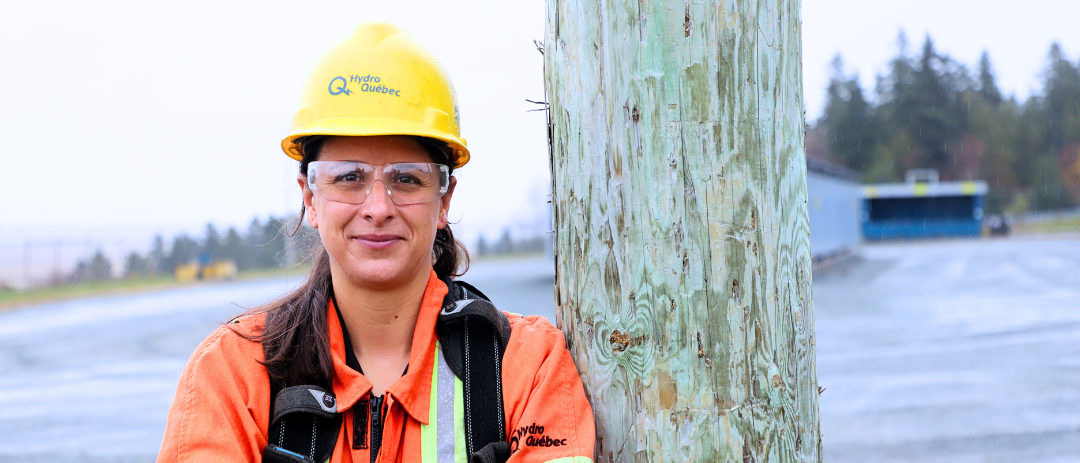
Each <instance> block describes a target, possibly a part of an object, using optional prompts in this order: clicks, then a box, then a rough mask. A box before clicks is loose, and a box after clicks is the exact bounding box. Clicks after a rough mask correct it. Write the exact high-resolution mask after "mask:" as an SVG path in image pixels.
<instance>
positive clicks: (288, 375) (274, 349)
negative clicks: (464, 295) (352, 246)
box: [234, 136, 469, 386]
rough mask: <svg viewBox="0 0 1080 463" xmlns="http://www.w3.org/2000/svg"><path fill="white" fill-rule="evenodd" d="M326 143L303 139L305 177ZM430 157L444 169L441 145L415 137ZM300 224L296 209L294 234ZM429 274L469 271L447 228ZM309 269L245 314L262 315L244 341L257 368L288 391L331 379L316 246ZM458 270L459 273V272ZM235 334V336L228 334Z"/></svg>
mask: <svg viewBox="0 0 1080 463" xmlns="http://www.w3.org/2000/svg"><path fill="white" fill-rule="evenodd" d="M327 138H328V137H324V136H315V137H308V138H307V139H305V140H304V141H303V142H301V147H302V150H301V151H302V152H303V153H304V156H303V159H302V160H301V161H300V173H302V174H304V175H307V168H308V164H309V163H311V162H312V161H315V160H317V159H318V157H319V150H320V149H321V148H322V145H323V143H324V142H325V141H326V140H327ZM415 138H416V140H417V141H418V142H419V143H420V146H422V147H423V148H424V149H425V150H426V151H427V152H428V155H429V156H430V157H431V159H432V162H436V163H439V164H446V165H449V166H450V172H451V173H453V166H452V165H451V163H450V159H451V157H450V155H449V153H450V151H449V149H448V148H447V146H446V144H445V143H442V142H439V141H437V140H432V139H429V138H421V137H415ZM303 220H304V209H303V208H301V209H300V214H299V218H298V220H297V224H296V227H297V228H296V229H293V230H292V233H290V235H292V234H295V233H296V230H297V229H299V227H300V224H301V223H302V222H303ZM432 252H433V262H432V267H433V268H434V269H435V273H436V274H437V275H438V276H439V277H440V278H443V279H446V278H453V277H456V276H460V275H462V274H464V273H465V271H466V270H468V268H469V254H468V251H466V250H465V246H464V245H462V244H461V242H460V241H457V240H456V239H454V233H453V232H452V231H450V226H449V225H447V226H446V227H444V228H441V229H439V230H438V231H437V232H436V233H435V242H434V243H433V245H432ZM313 253H314V256H313V259H312V264H311V274H310V275H309V276H308V279H307V281H306V282H304V284H303V285H301V286H300V287H299V288H296V289H295V290H293V291H292V292H290V293H289V294H287V295H285V296H284V297H282V298H280V299H278V300H276V301H273V302H271V303H269V304H267V305H265V306H262V307H259V308H256V309H253V310H251V311H249V313H266V324H265V326H264V327H263V330H262V333H260V334H258V335H254V336H244V337H246V338H248V339H250V340H252V341H257V342H261V343H262V345H263V361H262V363H263V365H265V366H266V370H267V371H268V372H269V373H270V377H271V378H273V379H274V380H278V381H285V382H287V383H288V384H290V385H300V384H317V385H323V386H329V385H330V384H331V380H332V379H333V377H334V367H333V359H332V357H331V356H330V339H329V336H328V334H327V330H328V327H327V321H326V312H327V304H328V303H329V300H330V297H331V292H332V291H333V285H332V284H331V280H330V256H329V255H328V254H327V252H326V249H324V248H323V247H322V246H321V245H320V246H316V247H315V250H314V251H313ZM459 270H460V271H459ZM234 331H235V330H234Z"/></svg>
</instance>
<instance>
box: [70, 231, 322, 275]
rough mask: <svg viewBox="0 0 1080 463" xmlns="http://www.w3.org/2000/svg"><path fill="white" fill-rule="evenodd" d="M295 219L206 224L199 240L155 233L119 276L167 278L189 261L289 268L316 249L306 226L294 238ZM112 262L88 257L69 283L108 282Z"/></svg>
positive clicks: (99, 254) (128, 259)
mask: <svg viewBox="0 0 1080 463" xmlns="http://www.w3.org/2000/svg"><path fill="white" fill-rule="evenodd" d="M290 225H291V226H292V227H295V226H296V223H295V220H286V219H283V218H276V217H270V218H268V219H267V220H266V221H265V222H263V221H260V220H259V219H258V218H255V219H253V220H252V221H251V224H250V225H248V228H247V231H246V232H241V231H238V230H237V229H236V228H234V227H229V228H228V229H227V230H225V232H224V233H222V232H221V231H219V230H218V228H217V227H215V226H214V225H213V224H207V225H206V230H205V232H204V233H203V236H201V237H192V236H189V235H187V234H184V233H181V234H179V235H176V236H174V237H173V238H172V242H171V243H169V244H168V245H167V244H166V239H165V238H164V237H163V236H161V235H157V236H155V237H154V239H153V242H152V243H151V246H150V250H149V251H148V252H147V253H145V254H142V253H139V252H136V251H132V252H130V253H129V254H128V255H127V257H126V258H125V259H124V262H123V271H122V273H121V277H122V278H144V277H148V276H156V275H172V274H173V272H174V271H175V270H176V267H177V266H179V265H183V264H187V263H190V262H198V261H203V262H204V263H206V262H212V261H222V260H231V261H233V262H235V263H236V266H237V268H238V269H239V270H252V269H267V268H274V267H281V266H288V265H294V264H296V263H298V262H300V261H302V260H303V259H304V258H306V257H307V256H308V254H309V253H310V251H311V249H313V247H314V246H315V245H317V243H318V242H319V241H318V233H317V232H316V231H315V230H314V229H312V228H311V227H308V226H306V225H305V226H301V227H300V229H299V230H298V231H297V233H296V235H295V236H293V237H286V234H285V233H286V231H288V232H291V231H292V230H291V228H290V229H289V230H286V228H287V227H288V226H290ZM112 265H113V264H112V262H110V261H109V259H108V257H106V256H105V254H104V253H103V252H102V251H101V250H98V251H97V252H95V253H94V255H93V256H91V257H89V258H87V259H84V260H81V261H79V263H78V264H76V266H75V270H74V272H73V274H72V275H71V278H70V279H68V281H101V280H108V279H112V278H113V275H114V272H113V266H112Z"/></svg>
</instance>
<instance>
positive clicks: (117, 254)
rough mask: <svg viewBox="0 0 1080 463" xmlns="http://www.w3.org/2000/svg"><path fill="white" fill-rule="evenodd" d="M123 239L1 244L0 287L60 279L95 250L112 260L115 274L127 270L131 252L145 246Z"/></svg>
mask: <svg viewBox="0 0 1080 463" xmlns="http://www.w3.org/2000/svg"><path fill="white" fill-rule="evenodd" d="M145 247H146V246H145V245H140V246H136V245H134V244H133V243H129V242H125V241H123V240H118V241H107V240H100V239H83V240H33V239H29V240H26V241H23V242H21V243H18V242H4V243H0V288H17V289H25V288H30V287H35V286H44V285H48V284H55V283H58V282H60V280H62V279H63V278H64V277H65V276H67V275H71V274H72V273H73V272H74V270H75V266H76V265H77V264H78V262H79V261H83V260H87V259H89V258H90V257H91V256H92V255H93V254H94V253H95V252H97V251H99V250H100V251H101V252H102V254H104V255H105V257H106V258H107V259H108V260H109V261H110V262H111V263H112V272H113V275H119V274H120V273H121V272H123V271H124V268H123V263H124V257H125V256H126V255H127V253H129V252H131V251H133V250H135V249H142V248H145Z"/></svg>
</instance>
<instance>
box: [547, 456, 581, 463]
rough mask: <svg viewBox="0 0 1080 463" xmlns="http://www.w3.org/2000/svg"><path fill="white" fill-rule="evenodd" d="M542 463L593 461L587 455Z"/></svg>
mask: <svg viewBox="0 0 1080 463" xmlns="http://www.w3.org/2000/svg"><path fill="white" fill-rule="evenodd" d="M544 463H593V461H592V458H589V457H566V458H556V459H554V460H548V461H546V462H544Z"/></svg>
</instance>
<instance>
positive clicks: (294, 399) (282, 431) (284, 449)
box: [263, 385, 341, 463]
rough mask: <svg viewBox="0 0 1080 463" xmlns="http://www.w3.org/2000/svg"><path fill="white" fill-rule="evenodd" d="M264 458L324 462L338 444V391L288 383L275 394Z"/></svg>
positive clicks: (274, 462)
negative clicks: (288, 385) (335, 395)
mask: <svg viewBox="0 0 1080 463" xmlns="http://www.w3.org/2000/svg"><path fill="white" fill-rule="evenodd" d="M273 403H274V405H273V409H272V412H271V414H270V436H269V439H268V441H267V445H266V449H265V450H264V451H263V461H268V462H272V463H279V462H280V463H300V462H304V463H321V462H324V461H327V460H329V459H330V455H331V454H332V453H333V451H334V445H335V444H337V438H338V429H340V428H341V414H339V413H338V412H337V400H335V398H334V393H333V392H331V391H328V390H326V389H323V388H321V387H318V386H310V385H305V386H293V387H286V388H284V389H282V390H281V391H279V392H277V393H276V394H275V395H274V402H273Z"/></svg>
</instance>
